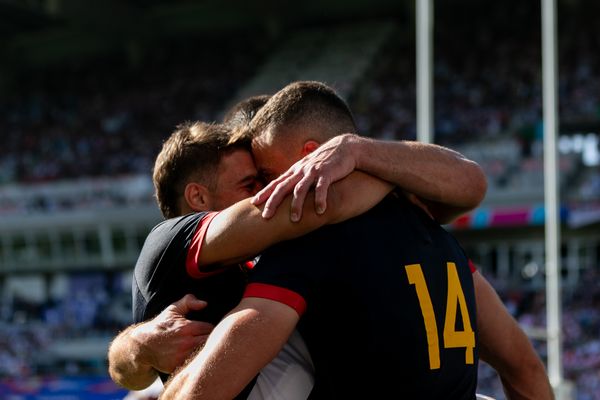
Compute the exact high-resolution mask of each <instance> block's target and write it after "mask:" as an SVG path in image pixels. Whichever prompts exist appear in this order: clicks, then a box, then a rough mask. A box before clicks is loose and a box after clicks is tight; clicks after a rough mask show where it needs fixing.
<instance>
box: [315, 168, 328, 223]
mask: <svg viewBox="0 0 600 400" xmlns="http://www.w3.org/2000/svg"><path fill="white" fill-rule="evenodd" d="M330 183H331V182H330V181H329V180H328V179H326V178H325V177H323V176H320V177H319V178H318V179H317V184H316V185H315V212H316V213H317V214H323V213H324V212H325V210H327V191H328V190H329V185H330Z"/></svg>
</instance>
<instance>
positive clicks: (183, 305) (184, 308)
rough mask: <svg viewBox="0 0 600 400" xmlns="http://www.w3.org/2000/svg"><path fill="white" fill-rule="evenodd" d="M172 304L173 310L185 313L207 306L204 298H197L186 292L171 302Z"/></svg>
mask: <svg viewBox="0 0 600 400" xmlns="http://www.w3.org/2000/svg"><path fill="white" fill-rule="evenodd" d="M173 306H174V307H173V308H174V311H175V312H177V313H179V314H182V315H185V314H187V313H188V312H190V311H198V310H202V309H203V308H204V307H206V306H207V303H206V301H204V300H199V299H198V298H196V296H194V295H193V294H186V295H185V296H183V297H182V298H181V299H179V300H177V301H176V302H175V303H173Z"/></svg>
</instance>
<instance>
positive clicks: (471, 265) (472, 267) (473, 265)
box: [469, 258, 477, 273]
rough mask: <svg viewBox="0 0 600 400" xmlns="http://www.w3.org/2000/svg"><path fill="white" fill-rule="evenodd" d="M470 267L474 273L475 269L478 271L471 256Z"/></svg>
mask: <svg viewBox="0 0 600 400" xmlns="http://www.w3.org/2000/svg"><path fill="white" fill-rule="evenodd" d="M469 268H470V269H471V273H474V272H475V271H477V267H476V266H475V263H473V261H471V259H470V258H469Z"/></svg>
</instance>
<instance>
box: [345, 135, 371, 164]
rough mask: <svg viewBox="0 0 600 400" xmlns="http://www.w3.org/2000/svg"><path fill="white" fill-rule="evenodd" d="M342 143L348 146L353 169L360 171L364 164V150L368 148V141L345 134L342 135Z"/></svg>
mask: <svg viewBox="0 0 600 400" xmlns="http://www.w3.org/2000/svg"><path fill="white" fill-rule="evenodd" d="M343 142H344V143H346V146H348V151H349V153H350V156H351V157H352V159H353V160H354V169H355V170H359V169H361V165H363V164H364V156H365V153H366V151H365V148H366V146H368V140H367V139H366V138H365V137H363V136H359V135H357V134H354V133H346V134H344V135H343Z"/></svg>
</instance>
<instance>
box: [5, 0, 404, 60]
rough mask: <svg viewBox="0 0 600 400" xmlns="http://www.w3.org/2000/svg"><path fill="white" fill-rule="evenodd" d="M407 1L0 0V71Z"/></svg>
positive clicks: (384, 10) (344, 15)
mask: <svg viewBox="0 0 600 400" xmlns="http://www.w3.org/2000/svg"><path fill="white" fill-rule="evenodd" d="M411 4H412V1H400V2H399V1H393V0H370V1H366V0H330V1H327V2H320V1H316V0H306V1H303V2H294V3H291V2H280V1H275V0H261V1H241V0H234V1H229V2H220V1H217V0H205V1H189V0H187V1H186V0H177V1H174V0H173V1H167V0H147V1H140V0H125V1H117V0H105V1H102V2H96V1H80V0H37V1H36V0H30V1H17V0H0V33H2V37H3V39H2V40H0V56H1V57H2V60H3V62H2V65H0V68H2V69H5V70H6V69H7V68H8V69H11V68H12V69H22V68H30V67H31V68H45V67H48V66H60V65H62V64H68V63H71V62H73V61H78V62H79V61H81V60H86V59H89V58H94V57H97V56H102V55H106V54H109V53H119V52H124V51H125V52H126V51H128V49H129V48H131V46H132V43H134V44H135V45H138V46H145V47H151V46H153V45H155V44H156V43H157V41H159V40H160V39H161V38H164V37H178V36H181V35H188V36H192V35H201V34H210V35H212V34H223V33H233V32H236V31H240V30H247V29H260V30H265V31H268V32H269V33H270V34H272V35H276V34H277V33H278V32H279V31H281V30H284V29H286V28H287V27H293V26H297V25H299V24H301V25H307V24H311V23H323V22H327V21H336V20H337V21H339V20H348V19H352V18H354V17H360V19H361V20H364V19H365V18H368V17H369V16H370V15H372V16H374V17H376V16H381V15H387V16H389V15H410V13H411V11H410V10H409V9H410V7H411Z"/></svg>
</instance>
